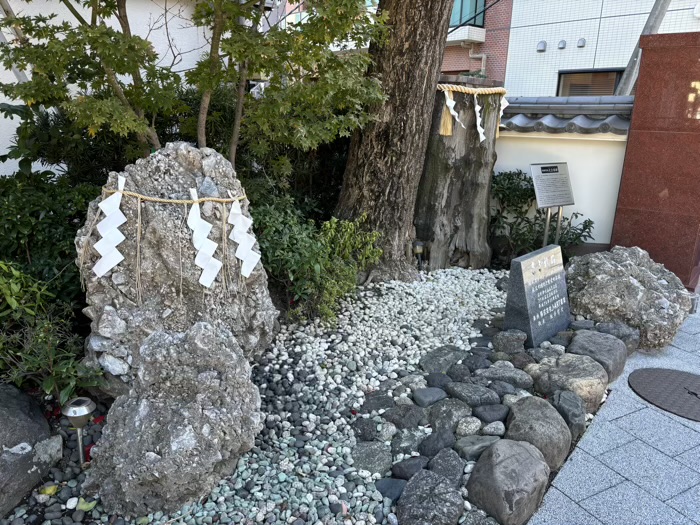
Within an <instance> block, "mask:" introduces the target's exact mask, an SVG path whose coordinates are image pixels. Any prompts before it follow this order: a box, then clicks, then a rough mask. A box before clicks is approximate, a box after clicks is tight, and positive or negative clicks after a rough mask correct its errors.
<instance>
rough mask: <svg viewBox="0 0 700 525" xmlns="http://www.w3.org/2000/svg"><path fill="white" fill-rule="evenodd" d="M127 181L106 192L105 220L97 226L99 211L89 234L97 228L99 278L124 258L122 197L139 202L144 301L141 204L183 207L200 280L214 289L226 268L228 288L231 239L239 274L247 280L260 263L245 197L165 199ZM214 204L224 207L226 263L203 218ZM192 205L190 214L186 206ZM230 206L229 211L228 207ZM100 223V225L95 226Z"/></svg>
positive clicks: (138, 277)
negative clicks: (207, 205)
mask: <svg viewBox="0 0 700 525" xmlns="http://www.w3.org/2000/svg"><path fill="white" fill-rule="evenodd" d="M125 183H126V178H125V177H123V176H121V175H120V176H119V177H118V179H117V188H116V189H110V190H106V189H105V190H103V195H108V196H107V197H106V198H103V200H102V201H101V202H100V203H99V204H98V206H99V208H100V210H102V213H103V214H104V218H103V219H102V220H101V221H100V222H99V223H97V219H98V216H99V212H98V213H97V214H96V216H95V219H94V220H93V222H92V224H91V226H90V228H89V233H88V238H90V237H91V236H92V231H93V229H94V228H95V226H96V227H97V231H98V232H99V234H100V236H101V239H100V240H99V241H97V242H96V243H95V244H94V248H95V250H96V251H97V252H98V253H99V254H100V259H99V260H98V261H97V262H96V263H95V265H94V266H93V268H92V271H93V272H94V273H95V275H97V276H98V277H103V276H104V275H105V274H106V273H107V272H109V271H110V270H112V269H114V268H115V267H117V266H118V265H119V263H121V262H122V261H123V260H124V255H123V254H122V253H121V252H120V251H119V250H118V248H117V247H118V246H119V244H121V243H122V242H123V241H124V240H125V239H126V237H125V235H124V234H123V233H122V232H121V231H120V230H119V228H120V227H121V226H123V225H124V224H125V223H126V222H127V218H126V216H125V215H124V213H123V212H122V211H121V209H120V206H121V202H122V199H123V197H132V198H135V199H137V200H138V203H137V225H136V289H137V296H138V300H139V302H140V300H141V232H142V224H141V204H142V203H143V202H153V203H157V204H170V205H181V206H182V205H184V209H185V216H186V218H187V226H188V227H189V229H190V230H191V231H192V245H193V246H194V249H195V250H196V251H197V254H196V256H195V259H194V264H195V265H197V266H198V267H199V268H201V269H202V273H201V274H200V277H199V283H200V284H201V285H202V286H204V287H206V288H211V286H212V285H213V284H214V281H215V280H216V277H217V276H218V275H219V274H220V273H221V270H222V268H224V274H223V279H222V281H223V285H224V287H227V278H226V273H227V272H226V262H227V261H226V260H225V255H226V253H227V245H228V239H229V238H230V240H232V241H233V242H235V243H237V244H238V246H237V249H236V252H235V257H236V259H238V260H239V261H240V266H241V269H240V275H241V276H242V277H244V278H248V277H250V274H251V273H252V272H253V270H254V269H255V267H256V266H257V264H258V262H260V258H261V256H260V254H259V253H257V252H255V251H254V250H253V246H254V245H255V242H256V238H255V236H254V235H253V234H252V232H250V231H249V230H250V227H251V226H252V225H253V221H252V219H250V218H249V217H247V216H245V215H243V211H242V208H241V201H242V200H244V199H246V196H245V194H244V195H241V196H238V197H233V196H231V197H229V198H220V197H202V198H200V197H199V196H198V195H197V190H196V189H194V188H191V189H190V197H191V198H190V199H164V198H161V197H151V196H149V195H142V194H140V193H136V192H133V191H126V190H125V189H124V187H125ZM206 202H212V203H218V204H219V206H220V208H221V215H222V220H221V229H222V232H221V237H222V239H221V243H220V244H221V246H222V250H223V255H224V257H223V259H224V260H223V261H221V260H219V259H217V258H216V257H215V253H216V251H217V249H218V247H219V243H217V242H215V241H213V240H211V239H210V238H209V235H210V233H211V230H212V228H213V225H212V224H211V223H209V222H207V221H206V220H205V219H204V218H202V215H201V210H200V206H199V205H200V204H202V203H206ZM188 205H189V206H191V207H190V209H189V212H188V211H187V206H188ZM229 205H230V212H228V209H227V206H229ZM96 223H97V224H96ZM227 225H231V226H232V228H231V233H230V235H229V236H227V235H226V234H227V229H228V228H227ZM88 244H89V243H87V242H86V243H85V245H84V246H83V250H82V253H81V268H82V267H83V262H84V260H85V257H86V251H87V247H88Z"/></svg>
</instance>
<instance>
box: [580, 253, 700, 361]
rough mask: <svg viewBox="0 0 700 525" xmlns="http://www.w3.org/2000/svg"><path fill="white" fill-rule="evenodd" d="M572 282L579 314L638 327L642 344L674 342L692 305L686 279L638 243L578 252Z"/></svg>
mask: <svg viewBox="0 0 700 525" xmlns="http://www.w3.org/2000/svg"><path fill="white" fill-rule="evenodd" d="M566 283H567V287H568V291H569V303H570V305H571V312H572V313H573V314H575V315H582V316H584V317H587V318H589V319H592V320H595V321H599V322H620V323H625V324H627V325H629V326H631V327H633V328H638V329H639V330H640V333H641V338H640V346H641V347H642V348H663V347H664V346H666V345H668V344H670V343H671V342H672V341H673V339H674V337H675V335H676V332H677V331H678V329H679V328H680V326H681V325H682V324H683V322H684V321H685V319H686V317H687V316H688V314H689V310H690V305H691V299H690V294H689V293H688V291H687V290H686V289H685V287H684V286H683V283H682V282H681V280H680V279H679V278H678V277H676V275H675V274H674V273H673V272H671V271H669V270H667V269H666V268H665V267H664V266H663V265H662V264H658V263H656V262H654V261H653V260H652V259H651V257H649V254H648V253H647V252H646V251H644V250H642V249H641V248H637V247H634V248H623V247H620V246H616V247H614V248H613V249H612V250H611V251H609V252H600V253H592V254H588V255H583V256H581V257H574V258H572V259H571V260H570V261H569V264H568V265H567V267H566Z"/></svg>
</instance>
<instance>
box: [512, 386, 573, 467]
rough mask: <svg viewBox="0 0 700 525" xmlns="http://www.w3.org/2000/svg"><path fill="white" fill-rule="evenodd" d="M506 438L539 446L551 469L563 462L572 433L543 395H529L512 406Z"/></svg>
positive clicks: (569, 446)
mask: <svg viewBox="0 0 700 525" xmlns="http://www.w3.org/2000/svg"><path fill="white" fill-rule="evenodd" d="M505 438H506V439H512V440H513V441H527V442H528V443H530V444H532V445H534V446H535V447H537V448H538V450H539V451H540V452H542V455H543V456H544V459H545V461H546V462H547V465H549V468H550V469H551V470H558V469H559V467H561V466H562V465H563V464H564V461H565V460H566V456H567V455H568V454H569V448H571V432H570V431H569V427H568V426H567V425H566V422H565V421H564V418H562V417H561V415H559V412H557V410H556V409H555V408H554V407H553V406H552V405H550V404H549V403H548V402H547V401H545V400H544V399H542V398H541V397H535V396H531V397H526V398H525V399H521V400H520V401H518V402H517V403H515V404H514V405H513V406H512V407H511V408H510V414H509V415H508V430H507V431H506V435H505Z"/></svg>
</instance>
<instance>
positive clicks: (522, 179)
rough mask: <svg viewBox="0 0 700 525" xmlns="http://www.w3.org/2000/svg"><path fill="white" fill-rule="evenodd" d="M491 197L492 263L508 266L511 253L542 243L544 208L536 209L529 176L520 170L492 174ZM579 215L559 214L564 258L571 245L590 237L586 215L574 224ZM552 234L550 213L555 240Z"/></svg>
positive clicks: (554, 226)
mask: <svg viewBox="0 0 700 525" xmlns="http://www.w3.org/2000/svg"><path fill="white" fill-rule="evenodd" d="M491 199H492V201H491V202H492V206H491V224H490V236H491V246H492V248H493V254H494V255H493V259H492V265H494V266H496V267H508V266H510V261H511V259H513V258H514V257H518V256H520V255H523V254H524V253H527V252H531V251H534V250H537V249H538V248H541V247H542V241H543V239H544V228H545V217H546V210H538V209H536V207H535V204H536V199H535V187H534V184H533V182H532V178H531V177H530V176H529V175H527V174H526V173H525V172H523V171H521V170H516V171H506V172H502V173H497V174H496V175H494V177H493V181H492V184H491ZM581 217H582V215H581V214H580V213H572V214H571V216H570V217H566V216H564V217H562V225H561V235H560V237H559V245H560V246H561V248H562V251H563V253H564V256H565V257H567V258H568V257H569V249H570V248H571V247H573V246H577V245H579V244H582V243H583V242H585V241H587V240H589V239H592V238H593V236H592V235H591V232H592V231H593V221H592V220H591V219H586V220H584V221H582V222H581V223H578V224H577V221H578V219H579V218H581ZM555 234H556V215H553V218H552V225H551V227H550V231H549V243H554V237H555Z"/></svg>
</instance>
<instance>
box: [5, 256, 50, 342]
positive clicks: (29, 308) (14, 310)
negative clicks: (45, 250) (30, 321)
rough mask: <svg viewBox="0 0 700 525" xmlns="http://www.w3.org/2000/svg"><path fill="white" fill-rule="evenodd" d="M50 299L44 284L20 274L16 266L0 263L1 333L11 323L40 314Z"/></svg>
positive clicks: (9, 326) (8, 327)
mask: <svg viewBox="0 0 700 525" xmlns="http://www.w3.org/2000/svg"><path fill="white" fill-rule="evenodd" d="M51 297H53V295H51V294H50V293H49V292H47V291H46V285H45V284H44V283H42V282H39V281H37V280H36V279H34V278H32V277H30V276H29V275H26V274H24V273H22V272H21V271H19V269H18V268H17V266H16V265H14V264H11V263H8V262H5V261H0V322H2V324H1V325H0V326H2V327H3V331H7V330H8V329H10V328H11V325H12V323H13V322H19V321H21V320H22V319H23V318H24V317H26V316H31V317H33V316H35V315H37V313H39V312H42V311H43V310H44V308H45V306H46V301H47V300H48V299H50V298H51Z"/></svg>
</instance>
